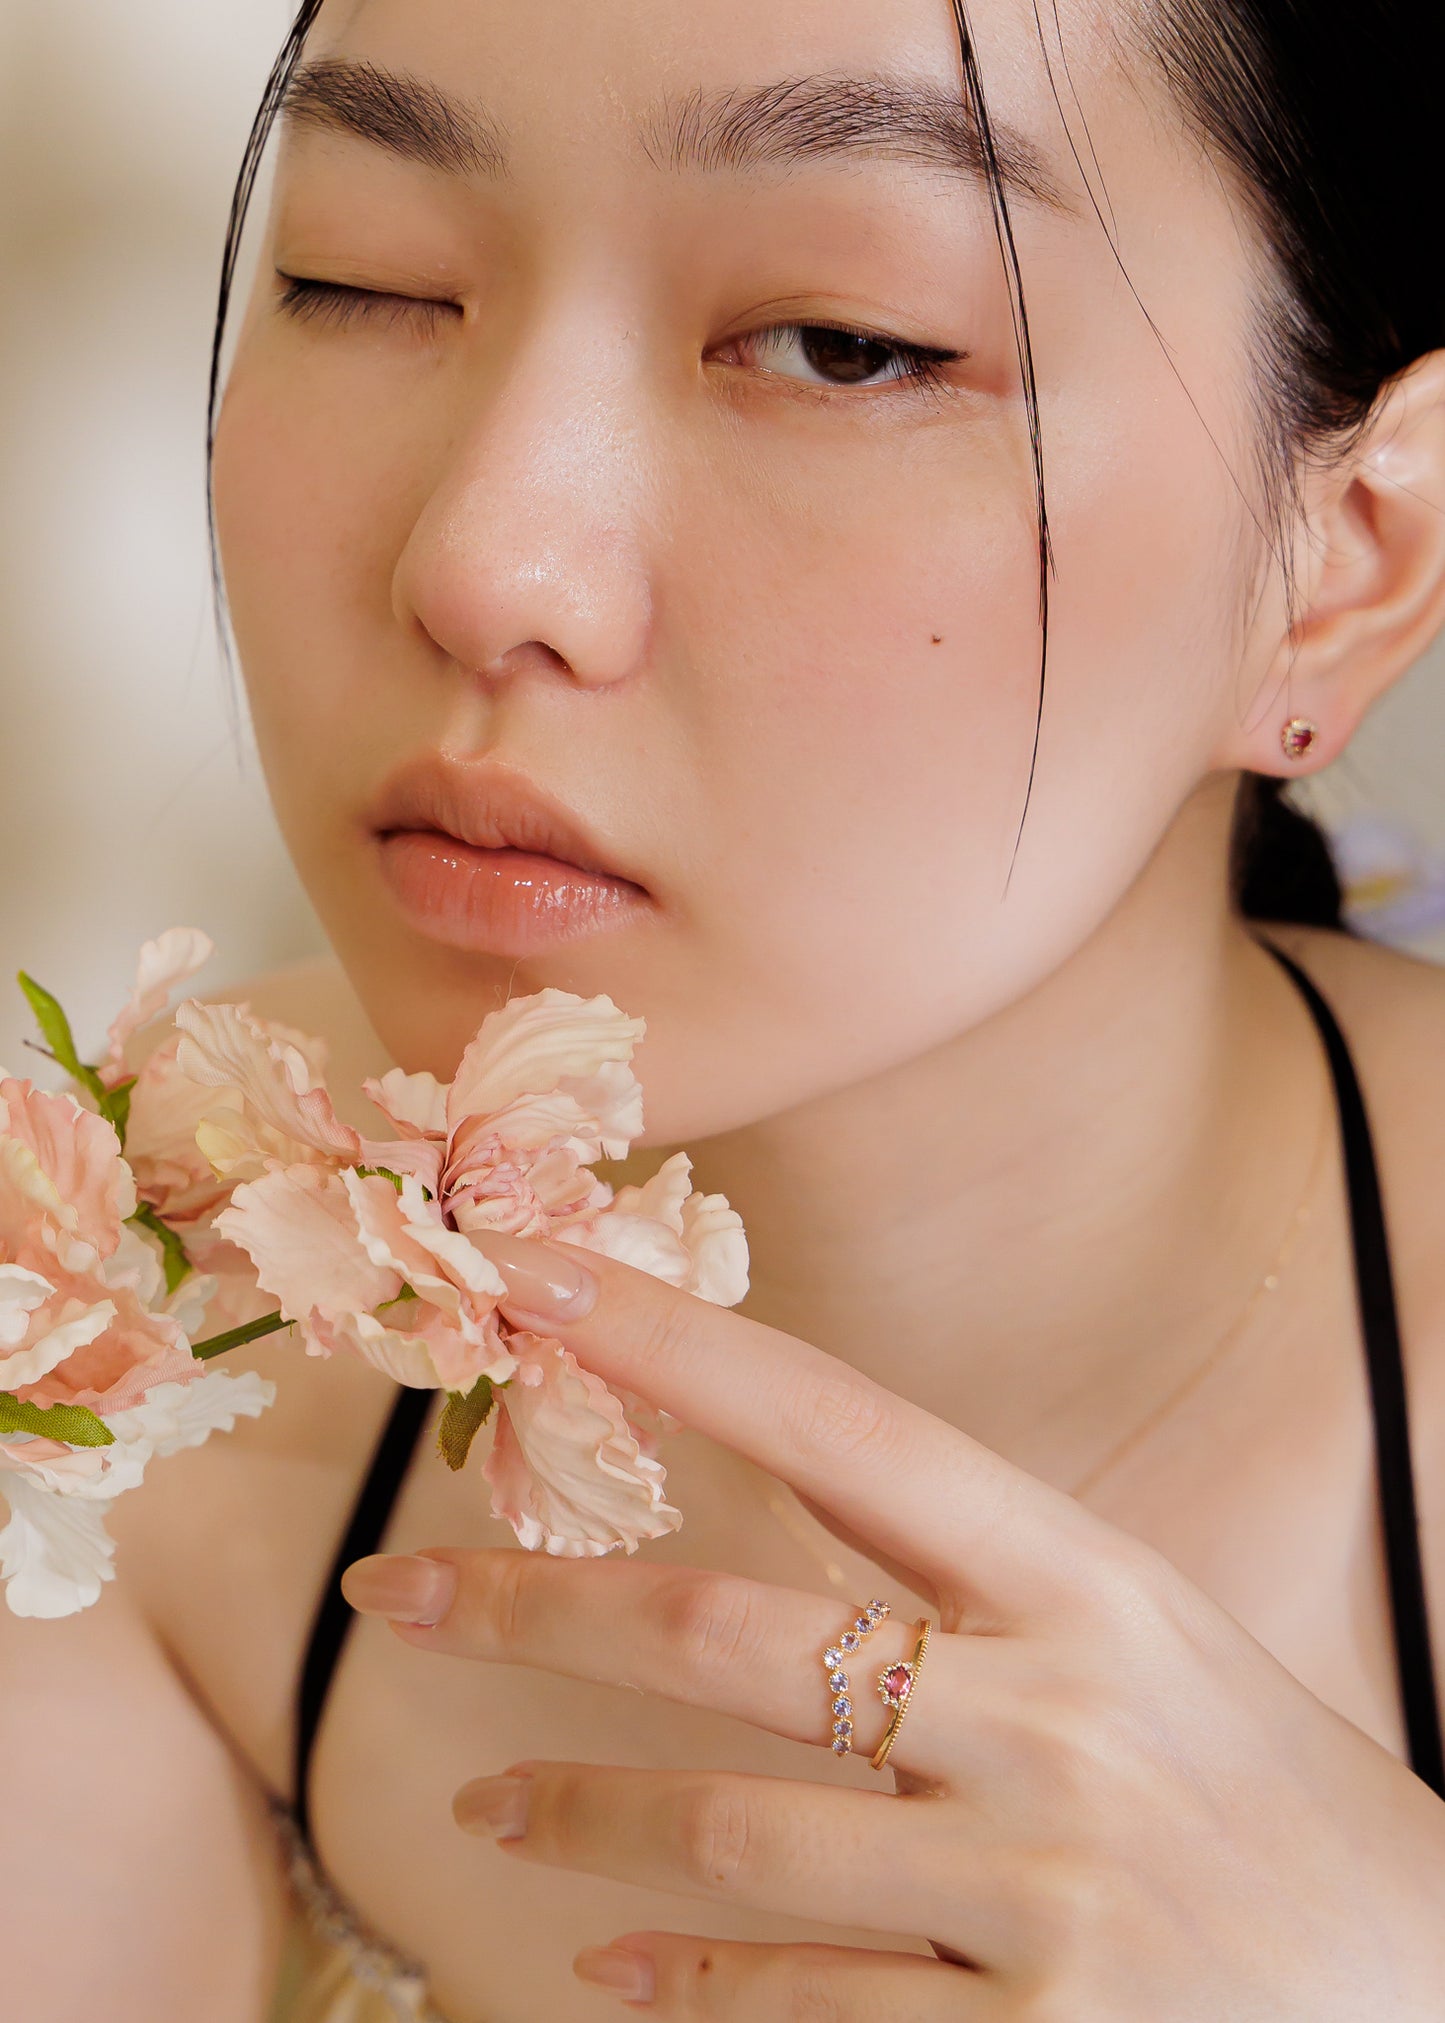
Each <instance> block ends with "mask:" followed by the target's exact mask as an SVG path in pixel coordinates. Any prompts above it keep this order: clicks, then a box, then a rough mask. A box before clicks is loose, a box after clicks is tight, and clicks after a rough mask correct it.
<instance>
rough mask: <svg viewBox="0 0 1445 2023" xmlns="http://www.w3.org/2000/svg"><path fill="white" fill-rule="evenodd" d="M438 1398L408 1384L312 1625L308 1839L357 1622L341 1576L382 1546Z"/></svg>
mask: <svg viewBox="0 0 1445 2023" xmlns="http://www.w3.org/2000/svg"><path fill="white" fill-rule="evenodd" d="M435 1397H436V1393H435V1391H418V1390H411V1389H408V1388H406V1387H405V1386H404V1387H403V1388H402V1389H401V1391H400V1392H399V1393H398V1396H397V1400H396V1403H395V1405H394V1406H393V1407H392V1411H391V1416H390V1418H389V1419H388V1420H387V1422H386V1426H385V1428H384V1430H383V1432H382V1435H381V1438H380V1440H379V1441H378V1442H377V1446H376V1452H375V1454H374V1455H373V1457H372V1462H371V1467H370V1468H369V1469H368V1471H367V1475H366V1480H365V1481H364V1482H363V1483H362V1485H361V1491H360V1494H359V1495H358V1496H357V1499H356V1506H355V1508H354V1509H353V1511H352V1513H351V1521H350V1523H349V1524H348V1525H347V1527H346V1535H345V1536H344V1538H343V1539H342V1541H341V1544H340V1546H339V1547H338V1548H337V1553H336V1558H335V1560H334V1561H333V1562H332V1566H331V1571H330V1573H329V1574H328V1575H327V1578H326V1585H325V1587H324V1588H323V1589H322V1591H321V1602H320V1605H319V1607H318V1608H317V1611H316V1620H315V1622H314V1623H313V1624H312V1626H311V1641H310V1643H309V1644H308V1645H307V1648H306V1661H305V1664H304V1665H303V1667H302V1671H301V1688H300V1692H299V1694H298V1695H297V1709H296V1755H295V1765H296V1769H295V1789H296V1796H295V1816H296V1824H297V1825H298V1826H299V1828H300V1829H301V1831H302V1833H303V1834H304V1835H305V1836H306V1838H307V1840H308V1841H309V1840H310V1838H311V1804H310V1797H309V1792H308V1786H309V1783H310V1777H311V1754H312V1751H313V1750H314V1748H315V1746H316V1734H317V1730H318V1729H319V1728H320V1726H321V1714H322V1710H323V1708H324V1707H325V1705H326V1695H327V1693H328V1691H329V1690H330V1687H331V1681H332V1679H333V1678H334V1677H335V1675H336V1668H337V1666H338V1665H339V1664H340V1662H341V1655H342V1652H343V1651H344V1650H345V1649H346V1638H347V1634H348V1632H349V1631H350V1629H351V1625H352V1624H353V1622H355V1620H356V1617H355V1614H354V1613H353V1611H352V1608H351V1606H350V1604H349V1603H348V1601H347V1600H346V1597H345V1596H344V1595H343V1594H342V1592H341V1576H342V1574H343V1573H344V1572H345V1571H346V1569H347V1567H349V1566H350V1565H351V1563H352V1561H353V1560H356V1559H363V1558H364V1557H365V1556H366V1554H367V1553H369V1552H375V1551H376V1549H377V1547H378V1546H379V1545H380V1544H381V1541H382V1538H383V1537H384V1535H385V1532H386V1527H387V1521H388V1519H389V1518H390V1516H391V1513H392V1508H393V1506H394V1505H395V1503H396V1499H397V1496H398V1494H399V1493H400V1490H401V1485H402V1483H403V1482H404V1481H405V1479H406V1471H407V1469H408V1467H409V1466H410V1464H411V1458H412V1455H413V1454H414V1453H415V1452H416V1445H417V1442H418V1440H419V1439H420V1438H421V1432H422V1428H423V1426H425V1424H426V1421H427V1415H428V1413H429V1412H430V1410H431V1407H432V1404H433V1401H434V1400H435Z"/></svg>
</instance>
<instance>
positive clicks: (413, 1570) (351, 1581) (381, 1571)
mask: <svg viewBox="0 0 1445 2023" xmlns="http://www.w3.org/2000/svg"><path fill="white" fill-rule="evenodd" d="M456 1591H457V1570H456V1568H455V1567H454V1566H449V1565H448V1564H447V1562H446V1561H445V1560H442V1559H417V1558H413V1557H412V1556H411V1555H409V1554H401V1553H376V1554H374V1555H373V1556H372V1557H371V1558H370V1559H359V1560H357V1561H356V1563H355V1565H354V1566H349V1567H348V1568H347V1569H346V1571H345V1573H344V1574H343V1575H342V1576H341V1592H342V1593H343V1594H344V1595H345V1597H346V1599H347V1600H348V1601H349V1602H350V1604H351V1606H352V1607H353V1608H354V1609H357V1610H359V1611H360V1613H361V1614H362V1615H366V1616H385V1617H386V1618H387V1620H388V1621H389V1622H393V1623H416V1624H420V1625H421V1626H422V1627H423V1628H426V1629H434V1628H435V1627H436V1625H437V1624H438V1623H439V1622H440V1621H441V1619H442V1617H443V1616H444V1615H445V1614H446V1612H447V1610H448V1609H449V1608H450V1607H451V1605H452V1600H453V1597H454V1596H455V1594H456Z"/></svg>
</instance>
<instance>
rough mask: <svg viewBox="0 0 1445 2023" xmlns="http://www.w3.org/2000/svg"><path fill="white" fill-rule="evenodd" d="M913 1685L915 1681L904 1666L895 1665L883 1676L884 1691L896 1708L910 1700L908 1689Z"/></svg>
mask: <svg viewBox="0 0 1445 2023" xmlns="http://www.w3.org/2000/svg"><path fill="white" fill-rule="evenodd" d="M912 1684H913V1680H912V1678H911V1677H910V1675H909V1672H908V1669H907V1667H906V1666H904V1665H894V1666H892V1667H891V1668H890V1669H889V1670H888V1671H886V1672H885V1673H884V1674H883V1690H884V1692H885V1693H886V1694H887V1695H888V1697H889V1699H890V1700H891V1701H892V1702H893V1704H894V1706H895V1707H896V1706H898V1705H899V1703H900V1702H901V1701H903V1700H906V1699H907V1698H908V1689H909V1687H910V1686H911V1685H912Z"/></svg>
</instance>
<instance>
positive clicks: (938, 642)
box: [933, 632, 943, 646]
mask: <svg viewBox="0 0 1445 2023" xmlns="http://www.w3.org/2000/svg"><path fill="white" fill-rule="evenodd" d="M933 643H934V645H935V646H942V644H943V634H942V633H941V632H935V633H934V635H933Z"/></svg>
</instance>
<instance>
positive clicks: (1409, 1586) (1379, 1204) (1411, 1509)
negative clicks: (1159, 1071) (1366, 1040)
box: [1261, 941, 1445, 1798]
mask: <svg viewBox="0 0 1445 2023" xmlns="http://www.w3.org/2000/svg"><path fill="white" fill-rule="evenodd" d="M1261 946H1262V947H1264V948H1267V949H1268V950H1269V952H1270V954H1271V955H1272V956H1274V957H1275V959H1276V961H1278V962H1279V963H1280V964H1282V966H1283V967H1284V969H1285V970H1286V971H1287V972H1288V973H1289V975H1290V976H1291V977H1292V978H1293V979H1294V981H1295V983H1296V984H1297V985H1298V987H1299V991H1300V994H1301V996H1302V997H1303V998H1304V1001H1305V1003H1306V1005H1307V1006H1308V1007H1309V1010H1310V1012H1311V1014H1312V1015H1313V1018H1314V1022H1315V1025H1316V1026H1317V1027H1318V1029H1319V1034H1320V1038H1321V1039H1322V1040H1323V1041H1324V1044H1325V1052H1326V1053H1327V1054H1328V1056H1329V1063H1330V1072H1331V1074H1332V1075H1333V1077H1334V1083H1335V1096H1336V1099H1337V1101H1338V1104H1339V1112H1340V1132H1341V1136H1342V1138H1343V1141H1344V1153H1345V1176H1346V1180H1347V1183H1348V1187H1349V1197H1350V1225H1351V1229H1352V1232H1353V1235H1354V1247H1355V1283H1356V1288H1357V1291H1358V1294H1359V1304H1360V1321H1361V1325H1362V1328H1363V1331H1364V1341H1365V1355H1366V1360H1367V1362H1368V1365H1369V1377H1370V1401H1371V1405H1372V1407H1373V1411H1374V1421H1375V1458H1376V1465H1377V1471H1378V1477H1379V1488H1380V1510H1381V1515H1382V1518H1383V1521H1384V1535H1385V1558H1386V1564H1387V1568H1388V1572H1389V1580H1390V1610H1391V1616H1392V1620H1393V1623H1394V1631H1395V1651H1396V1659H1397V1665H1398V1671H1399V1681H1400V1702H1401V1706H1402V1708H1403V1710H1404V1716H1405V1733H1406V1737H1407V1740H1408V1743H1409V1749H1410V1763H1411V1767H1412V1768H1413V1770H1414V1771H1415V1773H1416V1775H1417V1776H1418V1777H1420V1778H1422V1779H1423V1780H1424V1782H1425V1783H1426V1784H1428V1785H1429V1786H1430V1788H1431V1790H1432V1791H1435V1792H1437V1793H1438V1794H1439V1796H1440V1797H1442V1798H1445V1742H1442V1734H1441V1726H1440V1700H1439V1693H1438V1691H1437V1688H1436V1682H1435V1664H1434V1659H1433V1656H1432V1654H1431V1649H1430V1615H1429V1608H1428V1604H1427V1600H1426V1594H1425V1575H1424V1569H1423V1567H1422V1565H1421V1559H1420V1525H1419V1518H1418V1515H1417V1511H1416V1502H1415V1471H1414V1466H1413V1463H1412V1461H1411V1456H1410V1420H1409V1409H1408V1403H1407V1398H1406V1392H1405V1366H1404V1357H1403V1355H1402V1352H1401V1346H1400V1322H1399V1312H1398V1307H1397V1304H1396V1299H1395V1278H1394V1272H1393V1270H1392V1268H1391V1264H1390V1244H1389V1237H1388V1235H1387V1232H1386V1228H1385V1208H1384V1202H1383V1200H1382V1198H1381V1194H1380V1176H1379V1168H1378V1165H1377V1163H1376V1159H1375V1148H1374V1140H1373V1138H1372V1135H1371V1132H1370V1123H1369V1117H1368V1115H1367V1113H1366V1110H1365V1099H1364V1095H1363V1093H1362V1091H1361V1088H1360V1082H1359V1077H1358V1075H1357V1074H1356V1072H1355V1065H1354V1062H1353V1060H1352V1058H1351V1056H1350V1049H1349V1046H1348V1044H1347V1042H1346V1040H1345V1036H1344V1034H1343V1033H1342V1032H1341V1031H1340V1027H1339V1022H1338V1021H1337V1019H1336V1018H1335V1015H1334V1013H1333V1012H1332V1011H1331V1010H1330V1008H1329V1006H1328V1005H1327V1004H1326V1002H1325V1000H1324V998H1323V997H1321V995H1320V993H1319V991H1318V990H1317V988H1316V987H1315V985H1314V984H1313V983H1312V982H1311V980H1310V978H1309V977H1308V976H1306V975H1305V973H1304V971H1303V970H1302V969H1301V968H1300V967H1299V965H1298V963H1296V962H1293V961H1291V959H1290V958H1289V956H1287V955H1286V954H1284V952H1283V951H1282V950H1281V949H1278V948H1276V947H1275V946H1274V944H1273V943H1272V942H1268V941H1262V942H1261Z"/></svg>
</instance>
